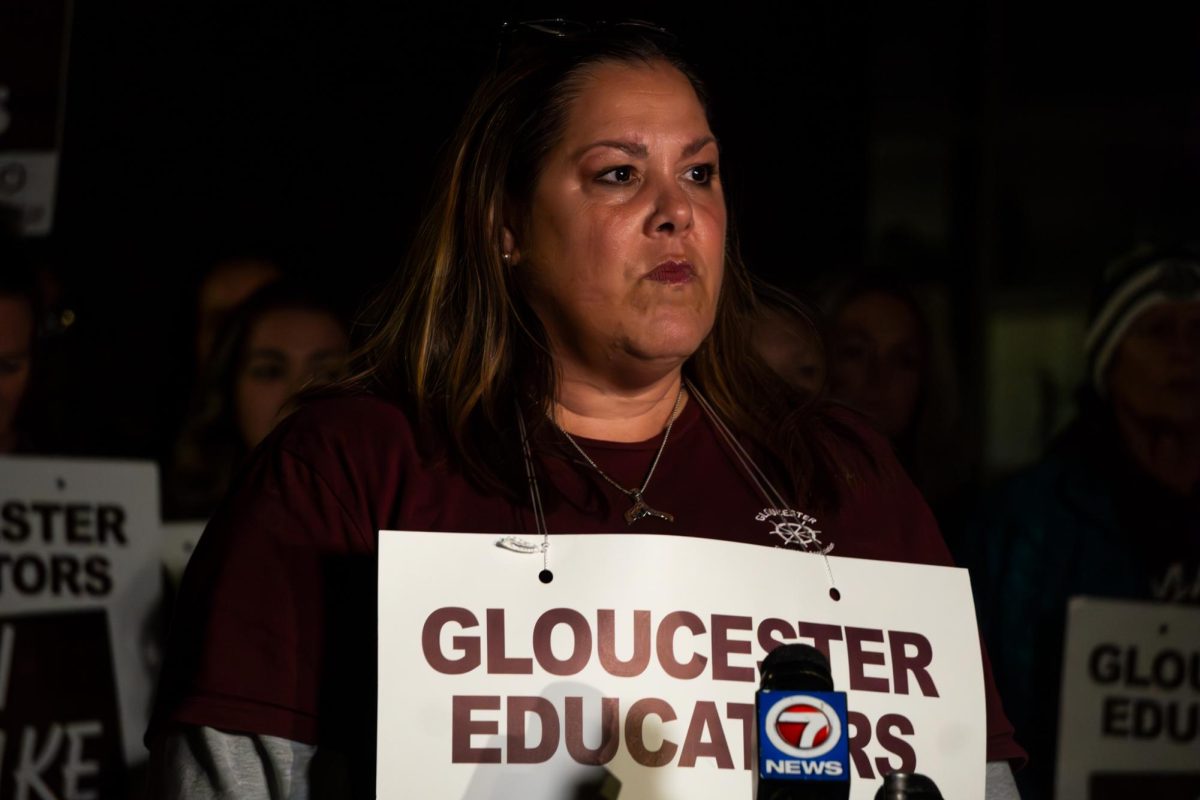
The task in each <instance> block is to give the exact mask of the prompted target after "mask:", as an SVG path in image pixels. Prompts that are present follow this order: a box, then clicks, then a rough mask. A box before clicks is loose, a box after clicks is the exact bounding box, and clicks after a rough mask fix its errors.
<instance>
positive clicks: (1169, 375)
mask: <svg viewBox="0 0 1200 800" xmlns="http://www.w3.org/2000/svg"><path fill="white" fill-rule="evenodd" d="M1108 389H1109V396H1110V397H1111V398H1112V401H1113V405H1114V406H1115V407H1116V408H1117V410H1118V411H1119V412H1124V413H1127V414H1129V415H1131V416H1132V417H1134V418H1135V419H1139V420H1144V421H1148V422H1156V423H1159V424H1167V425H1174V426H1183V427H1195V426H1197V425H1200V300H1193V301H1190V302H1177V303H1165V304H1163V305H1160V306H1156V307H1154V308H1151V309H1148V310H1147V311H1145V312H1144V313H1143V314H1142V315H1141V316H1140V317H1138V318H1137V319H1136V320H1134V322H1133V324H1132V325H1130V326H1129V330H1128V332H1126V334H1125V338H1124V339H1122V340H1121V343H1120V344H1119V345H1117V350H1116V353H1114V354H1113V360H1112V364H1111V365H1110V366H1109V372H1108Z"/></svg>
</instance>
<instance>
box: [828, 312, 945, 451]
mask: <svg viewBox="0 0 1200 800" xmlns="http://www.w3.org/2000/svg"><path fill="white" fill-rule="evenodd" d="M919 330H920V329H919V323H918V321H917V319H916V317H915V316H913V312H912V309H910V308H909V306H908V304H907V303H905V302H903V301H902V300H900V299H898V298H896V297H893V296H891V295H889V294H885V293H883V292H868V293H866V294H863V295H860V296H859V297H856V298H854V299H853V300H851V301H850V302H849V303H847V304H846V305H845V307H843V308H842V310H841V312H839V313H838V315H837V319H835V320H834V330H833V348H832V350H833V357H832V359H831V360H830V369H831V372H832V387H831V388H832V392H833V395H834V397H836V398H838V399H839V400H842V401H844V402H845V403H847V404H849V405H850V406H851V407H852V408H856V409H858V410H859V411H861V412H863V413H864V414H866V415H867V416H869V417H871V418H872V420H873V422H874V423H875V426H876V427H877V428H878V430H879V432H880V433H882V434H884V435H885V436H888V437H896V436H899V435H900V434H902V433H904V432H905V431H906V430H908V428H909V426H910V425H911V424H912V421H913V416H914V415H915V414H916V411H917V399H918V398H919V397H920V394H921V375H922V374H923V371H924V363H923V362H924V356H925V354H924V353H923V352H922V348H921V339H920V332H919Z"/></svg>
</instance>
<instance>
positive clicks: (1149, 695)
mask: <svg viewBox="0 0 1200 800" xmlns="http://www.w3.org/2000/svg"><path fill="white" fill-rule="evenodd" d="M1198 682H1200V609H1198V608H1195V607H1189V606H1180V605H1169V604H1165V603H1139V602H1130V601H1125V600H1107V599H1101V598H1096V597H1075V598H1072V599H1071V603H1070V605H1069V607H1068V610H1067V637H1066V642H1065V645H1064V651H1063V675H1062V699H1061V703H1060V707H1061V712H1060V714H1059V724H1058V769H1057V773H1056V781H1055V782H1056V786H1057V792H1056V795H1055V796H1056V797H1059V798H1062V799H1063V800H1071V799H1072V798H1086V797H1087V796H1088V791H1089V789H1088V783H1089V779H1090V777H1091V775H1092V773H1098V772H1103V773H1122V772H1127V773H1143V774H1146V773H1172V772H1177V773H1185V772H1190V773H1193V774H1195V773H1200V729H1198V728H1197V726H1196V718H1197V713H1200V712H1197V708H1200V685H1198Z"/></svg>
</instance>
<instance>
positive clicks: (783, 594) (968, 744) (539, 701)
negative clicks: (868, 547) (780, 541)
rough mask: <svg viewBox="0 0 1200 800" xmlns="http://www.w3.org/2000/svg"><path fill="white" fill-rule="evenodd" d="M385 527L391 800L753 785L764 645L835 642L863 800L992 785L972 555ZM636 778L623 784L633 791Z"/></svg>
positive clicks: (385, 769) (536, 799)
mask: <svg viewBox="0 0 1200 800" xmlns="http://www.w3.org/2000/svg"><path fill="white" fill-rule="evenodd" d="M496 539H497V537H496V536H495V535H485V534H444V533H413V532H389V531H385V532H383V533H381V534H380V540H379V676H380V679H379V717H378V723H379V727H378V742H379V744H378V768H377V769H378V772H377V776H378V778H377V780H378V789H377V793H378V796H379V797H380V798H398V797H418V796H428V797H434V796H436V797H445V798H464V799H466V800H482V798H514V800H516V799H517V798H520V800H543V799H544V800H551V798H555V799H557V798H562V797H570V796H574V794H572V793H577V792H578V791H579V789H580V787H581V786H584V785H591V786H596V787H603V789H602V790H599V789H598V790H597V791H599V792H600V793H599V794H597V795H596V796H604V797H615V796H616V794H614V792H619V796H620V797H621V798H625V799H626V800H631V799H632V798H638V799H639V800H658V799H659V798H661V800H667V799H668V798H678V797H697V798H735V797H750V793H751V774H752V771H753V769H754V768H755V766H756V765H755V763H754V760H753V747H752V743H753V738H754V737H753V733H752V732H753V729H754V723H755V715H754V693H755V690H756V689H757V686H758V681H759V674H758V670H757V664H758V662H759V661H760V660H761V659H762V658H763V657H764V656H765V654H766V653H767V652H768V651H769V650H770V649H773V648H774V647H775V646H777V645H778V644H780V643H784V642H791V641H800V642H804V643H807V644H812V645H814V646H816V647H817V648H819V649H821V650H823V651H825V652H826V654H827V655H828V657H829V660H830V662H831V667H832V671H833V678H834V683H835V688H837V689H838V690H845V691H847V692H848V694H849V696H848V705H849V720H848V721H849V726H848V727H849V729H850V730H849V732H848V741H849V748H850V763H851V773H852V776H851V777H852V787H853V789H852V794H851V796H852V797H854V798H864V799H865V798H872V797H874V794H875V791H876V789H877V788H878V786H879V785H880V782H881V779H882V775H883V774H884V773H886V772H890V771H892V770H905V771H919V772H922V773H924V774H927V775H929V776H931V777H933V778H934V780H935V781H936V782H937V783H938V786H939V787H940V788H941V790H942V792H943V794H944V795H945V796H946V797H959V798H982V796H983V785H984V762H985V758H986V733H985V723H986V721H985V708H984V694H983V674H982V665H981V659H980V654H979V641H978V635H977V630H976V624H975V615H974V607H973V604H972V601H971V590H970V583H969V581H968V579H967V575H966V573H965V572H964V571H962V570H958V569H953V568H948V567H930V566H922V565H912V564H893V563H890V562H881V561H867V560H861V559H843V558H831V559H830V566H831V567H832V570H833V573H834V574H835V575H836V576H837V585H838V589H839V591H840V595H841V599H840V600H836V601H835V600H833V599H832V598H831V597H830V593H829V578H828V575H827V573H826V567H825V563H824V561H823V559H822V558H821V557H820V556H815V555H809V554H806V553H800V552H794V551H789V550H783V549H780V548H771V547H755V546H750V545H743V544H735V543H730V542H721V541H714V540H708V539H692V538H683V537H671V536H652V535H632V534H615V535H586V536H555V537H553V542H552V546H551V567H552V569H553V571H554V580H553V581H552V582H551V583H549V584H543V583H540V582H539V581H538V578H537V574H538V571H539V570H540V569H541V558H540V557H538V556H532V555H522V554H518V553H513V552H511V551H509V550H505V549H502V548H498V547H496V546H495V542H496ZM618 786H619V788H618Z"/></svg>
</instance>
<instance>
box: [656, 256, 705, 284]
mask: <svg viewBox="0 0 1200 800" xmlns="http://www.w3.org/2000/svg"><path fill="white" fill-rule="evenodd" d="M645 277H646V280H650V281H654V282H655V283H687V282H688V281H690V280H691V279H692V278H694V277H696V270H695V269H694V268H693V267H692V265H691V264H690V263H689V262H687V261H664V262H662V263H661V264H659V265H658V266H657V267H655V268H654V269H652V270H650V271H649V272H647V273H646V276H645Z"/></svg>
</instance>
